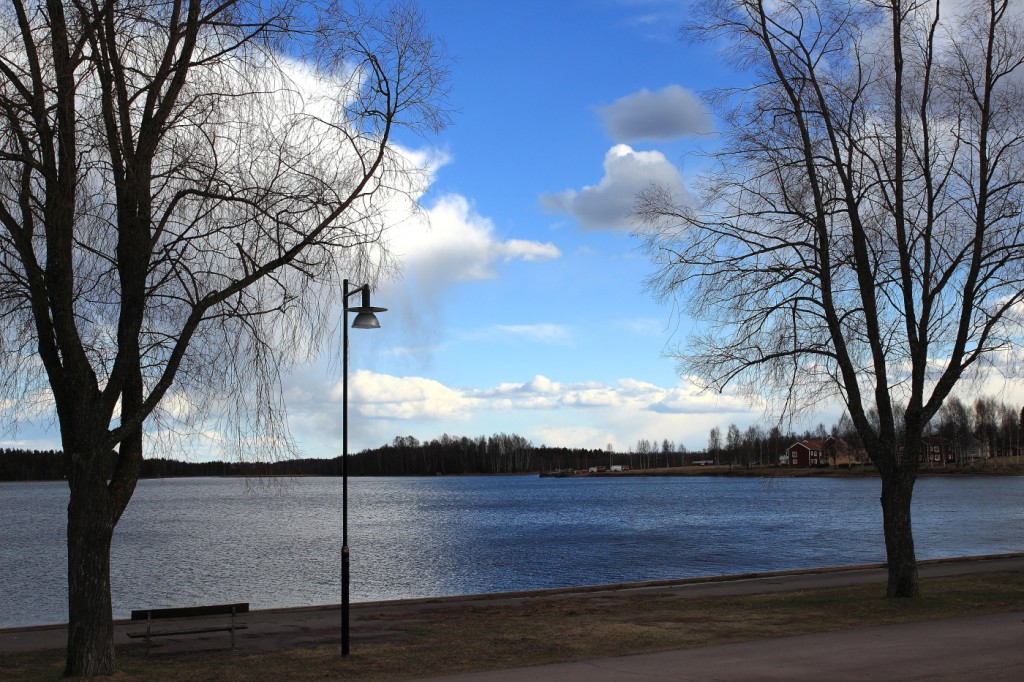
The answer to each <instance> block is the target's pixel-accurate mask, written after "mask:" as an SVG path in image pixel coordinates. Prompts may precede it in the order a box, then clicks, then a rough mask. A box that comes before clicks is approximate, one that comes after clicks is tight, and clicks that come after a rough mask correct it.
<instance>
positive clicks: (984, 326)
mask: <svg viewBox="0 0 1024 682" xmlns="http://www.w3.org/2000/svg"><path fill="white" fill-rule="evenodd" d="M951 4H953V5H955V7H954V9H952V10H950V9H949V8H948V7H947V5H946V4H945V3H943V4H942V5H940V4H939V2H929V1H926V0H921V1H918V2H905V1H902V0H886V1H883V2H869V1H866V0H822V1H812V0H782V1H781V2H772V3H767V2H763V0H707V1H706V2H702V3H701V4H700V5H699V6H698V7H697V8H696V10H695V13H694V16H696V17H699V19H698V20H697V24H695V25H694V26H691V27H690V28H691V31H694V32H695V35H697V36H699V37H701V38H709V39H724V40H725V41H726V43H727V44H728V45H729V48H728V49H729V54H730V55H731V56H732V58H733V59H734V61H735V63H736V64H737V65H738V66H743V67H746V68H750V69H752V72H753V77H752V79H751V83H752V84H751V85H750V86H749V87H747V88H742V89H739V90H734V91H726V92H719V93H716V94H715V95H714V96H713V98H712V101H713V102H714V103H715V104H716V106H717V107H718V108H719V110H720V111H721V114H722V118H723V121H724V123H725V136H724V140H723V144H722V147H721V149H720V151H718V152H716V154H715V156H716V158H717V165H716V166H715V167H714V168H713V169H712V170H711V171H710V172H709V173H708V174H707V175H706V177H705V181H704V184H703V185H702V186H701V199H702V200H701V202H700V204H699V205H698V206H696V207H691V206H681V205H678V204H677V203H674V200H673V198H672V197H671V196H670V195H669V194H668V193H667V192H666V191H664V190H661V189H658V188H653V189H651V190H650V191H648V192H646V193H645V195H644V196H643V197H642V198H641V200H640V205H639V209H638V214H639V216H640V217H641V218H642V219H644V220H645V221H646V224H647V225H648V226H649V227H650V229H649V231H648V233H647V234H648V237H649V241H648V246H649V248H650V250H651V253H652V254H653V256H654V258H655V260H656V262H657V263H658V264H659V271H658V272H657V274H656V275H655V276H654V277H653V278H652V281H651V286H652V288H653V290H654V291H655V292H657V294H659V295H660V296H662V297H666V298H670V297H677V296H678V297H681V298H684V299H685V301H686V308H685V310H686V312H688V313H689V314H690V315H692V316H693V317H694V318H697V319H698V320H702V321H704V322H705V323H707V326H706V329H705V333H703V334H702V335H698V336H695V337H694V338H692V339H691V340H690V342H689V344H688V348H687V349H685V350H684V351H682V352H681V355H682V365H683V369H684V371H685V372H686V373H688V374H693V375H696V376H699V377H702V378H703V380H704V381H705V382H706V384H707V385H708V386H710V387H715V388H721V387H723V386H725V385H726V384H730V383H732V384H735V385H738V386H740V387H742V388H743V389H745V390H746V391H747V394H748V395H749V396H750V397H751V398H752V399H754V400H757V399H770V400H772V401H773V404H774V405H775V406H777V407H778V408H779V409H780V410H781V411H782V412H785V413H793V412H796V411H799V410H802V409H813V408H814V407H815V406H816V405H818V404H820V402H821V401H822V400H823V399H825V398H827V397H830V396H839V397H841V398H842V399H843V400H844V402H845V403H846V405H847V409H848V410H849V414H850V418H851V420H852V421H853V423H854V426H855V427H856V429H857V432H858V433H859V434H860V436H861V438H862V440H863V443H864V446H865V448H866V449H867V451H868V453H869V454H870V456H871V458H872V460H873V461H874V463H875V465H876V466H877V468H878V470H879V472H880V476H881V484H882V485H881V487H882V490H881V503H882V510H883V524H884V536H885V545H886V555H887V558H888V570H889V580H888V587H887V593H888V595H890V596H893V597H910V596H915V595H917V594H918V592H919V585H918V577H917V564H916V556H915V552H914V542H913V534H912V530H911V516H910V508H911V497H912V494H913V488H914V482H915V480H916V478H917V472H918V456H919V454H920V450H921V445H922V444H921V439H922V434H923V432H924V429H925V428H926V426H927V424H928V422H929V421H930V420H931V419H932V417H933V416H934V415H935V414H936V412H937V411H938V409H939V407H940V406H941V405H942V402H943V400H944V399H945V398H946V397H947V396H948V395H949V393H950V391H951V390H952V389H953V387H954V386H955V385H956V384H957V382H958V381H960V380H961V378H962V377H965V376H967V377H970V376H971V375H975V376H976V375H977V374H978V373H980V370H984V369H985V368H988V367H992V366H996V367H997V368H998V369H1001V370H1003V371H1006V372H1012V371H1013V370H1014V367H1013V366H1012V364H1010V363H1011V361H1012V355H1013V351H1015V350H1016V349H1017V348H1018V347H1019V341H1020V338H1021V336H1020V333H1021V331H1022V330H1021V317H1020V311H1021V302H1022V298H1024V267H1022V266H1024V240H1022V221H1021V206H1022V186H1024V185H1022V183H1024V158H1022V157H1024V128H1022V121H1024V90H1022V88H1021V85H1020V83H1021V80H1020V79H1021V76H1022V74H1021V72H1022V69H1021V63H1022V60H1024V39H1022V31H1021V26H1020V17H1019V13H1017V14H1018V16H1014V14H1015V9H1014V7H1013V6H1012V3H1011V2H1009V1H1008V0H971V1H970V2H966V3H951ZM954 12H956V13H955V14H954ZM872 412H874V415H872ZM901 425H902V427H903V429H904V431H903V434H904V435H903V436H902V437H901V434H900V427H901Z"/></svg>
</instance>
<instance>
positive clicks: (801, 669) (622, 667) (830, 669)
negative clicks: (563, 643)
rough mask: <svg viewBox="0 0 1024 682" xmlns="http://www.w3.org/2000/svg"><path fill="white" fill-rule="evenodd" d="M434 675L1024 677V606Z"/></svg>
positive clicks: (502, 681) (535, 681)
mask: <svg viewBox="0 0 1024 682" xmlns="http://www.w3.org/2000/svg"><path fill="white" fill-rule="evenodd" d="M430 679H431V680H433V681H434V682H438V681H439V680H446V681H448V682H577V681H579V682H634V681H637V682H639V681H650V680H722V681H725V680H750V681H756V680H766V681H767V680H785V681H787V682H821V681H822V680H829V681H834V682H840V681H844V680H892V681H894V682H895V681H901V682H910V681H911V680H929V681H935V682H941V681H944V680H986V681H991V682H1004V681H1005V682H1010V681H1011V680H1012V681H1013V682H1018V681H1019V680H1022V679H1024V611H1017V612H1015V613H1003V614H997V615H992V616H971V617H966V618H953V619H948V620H940V621H931V622H926V623H905V624H901V625H885V626H879V627H870V628H859V629H856V630H843V631H839V632H827V633H822V634H817V635H800V636H796V637H780V638H777V639H765V640H758V641H754V642H743V643H740V644H725V645H719V646H709V647H704V648H700V649H688V650H685V651H666V652H662V653H657V654H645V655H641V656H621V657H617V658H604V659H600V660H594V661H584V662H580V663H560V664H557V665H543V666H536V667H532V668H519V669H513V670H499V671H494V672H488V673H471V674H467V675H455V676H451V677H438V678H430ZM421 682H430V681H429V680H423V681H421Z"/></svg>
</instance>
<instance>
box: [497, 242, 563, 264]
mask: <svg viewBox="0 0 1024 682" xmlns="http://www.w3.org/2000/svg"><path fill="white" fill-rule="evenodd" d="M497 253H498V254H500V255H501V257H502V258H503V260H504V261H505V262H506V263H507V262H508V261H511V260H516V259H517V258H518V259H520V260H524V261H527V262H530V263H538V262H541V261H546V260H552V259H555V258H559V257H560V256H561V255H562V252H561V251H560V250H559V248H558V247H557V246H555V245H554V244H552V243H551V242H545V243H543V244H541V243H540V242H532V241H528V240H526V239H509V240H508V241H507V242H502V243H501V244H498V246H497Z"/></svg>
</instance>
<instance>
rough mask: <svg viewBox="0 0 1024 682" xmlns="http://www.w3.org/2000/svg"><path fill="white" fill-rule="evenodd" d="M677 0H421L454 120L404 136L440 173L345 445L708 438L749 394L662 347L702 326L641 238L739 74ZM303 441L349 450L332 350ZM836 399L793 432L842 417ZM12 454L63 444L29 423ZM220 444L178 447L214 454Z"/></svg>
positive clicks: (425, 202)
mask: <svg viewBox="0 0 1024 682" xmlns="http://www.w3.org/2000/svg"><path fill="white" fill-rule="evenodd" d="M689 7H690V2H689V1H688V0H516V1H515V2H500V1H497V0H495V1H491V0H422V1H421V2H420V8H421V10H422V12H423V14H424V16H425V19H426V21H427V23H428V27H429V30H430V32H432V33H433V34H435V35H436V36H438V37H440V38H441V39H442V40H444V42H445V43H446V45H447V52H448V54H449V55H450V56H451V58H452V62H451V85H452V92H451V96H450V99H449V104H450V106H451V108H452V110H453V113H452V125H451V126H450V127H449V128H447V129H446V130H444V131H442V132H441V133H440V134H439V135H437V136H433V137H431V138H429V139H424V138H419V137H403V138H399V142H400V144H401V145H402V146H403V147H404V148H406V149H408V150H409V152H410V153H411V154H414V155H416V156H417V158H420V159H423V160H425V161H426V163H428V164H429V166H430V168H431V174H430V180H431V181H430V185H429V188H428V189H427V191H426V193H425V194H424V195H423V196H422V197H421V199H420V204H421V206H422V208H423V214H422V215H421V216H418V217H416V218H415V219H411V220H407V221H403V222H402V223H401V224H398V225H396V226H394V227H393V228H392V229H391V230H390V232H389V240H390V244H391V248H392V249H393V251H394V253H395V255H397V256H398V257H399V259H400V262H401V264H402V272H401V276H400V277H395V278H392V279H390V280H388V281H385V282H382V283H381V284H380V286H379V287H378V288H377V290H376V291H375V292H374V301H373V303H374V305H379V306H384V307H387V308H388V312H385V313H382V314H381V315H380V322H381V328H380V329H379V330H373V331H367V330H352V331H351V332H350V342H351V352H350V384H349V386H350V393H349V450H350V451H352V452H356V451H359V450H361V449H364V448H370V447H376V446H380V445H383V444H386V443H390V442H392V440H393V439H394V438H395V437H396V436H410V435H411V436H414V437H416V438H418V439H420V440H429V439H432V438H436V437H438V436H440V435H441V434H445V433H447V434H449V435H453V436H462V435H466V436H471V437H475V436H479V435H485V436H486V435H490V434H494V433H499V432H504V433H516V434H519V435H522V436H524V437H526V438H527V439H529V440H530V441H531V442H532V443H533V444H534V445H537V446H540V445H548V446H565V447H587V448H606V447H608V446H611V447H612V448H613V449H615V450H616V451H628V450H630V449H634V448H635V447H636V444H637V441H638V440H639V439H648V440H651V441H657V442H658V443H660V442H661V441H662V440H665V439H667V440H670V441H673V442H674V443H675V444H677V445H683V446H685V447H686V448H688V449H690V450H698V449H702V448H703V447H705V445H706V444H707V439H708V432H709V430H710V429H711V428H712V427H715V426H718V427H720V428H721V429H722V430H723V432H724V430H725V429H726V427H727V426H728V425H729V424H730V423H735V424H737V425H738V426H739V427H740V428H741V429H743V428H746V427H747V426H748V425H750V424H753V423H762V424H763V423H764V417H765V415H764V412H763V409H762V407H760V406H750V405H748V404H747V403H746V402H744V401H743V400H741V399H739V398H737V397H736V396H734V395H731V394H730V393H729V392H728V391H726V392H725V393H723V394H717V393H705V392H701V391H700V389H699V388H698V387H697V386H696V385H695V384H694V383H692V382H691V381H690V380H689V379H688V378H686V377H681V376H680V375H679V373H678V371H677V363H676V360H674V359H673V358H672V357H671V353H672V350H673V349H674V348H675V347H676V346H678V345H679V344H682V343H684V342H685V340H686V336H687V334H688V332H690V331H691V326H692V322H691V321H690V320H688V319H686V318H679V317H677V316H675V314H674V310H673V307H672V306H671V305H670V304H668V303H660V302H658V301H657V300H655V298H654V296H653V295H652V294H651V292H649V291H647V290H646V287H645V280H646V279H647V278H648V277H650V276H651V275H652V274H653V266H652V264H651V262H650V260H649V258H648V256H647V254H645V253H644V251H643V250H642V245H641V241H640V239H639V238H637V237H636V236H634V235H633V229H634V225H633V222H632V219H631V215H630V214H631V211H632V208H633V204H634V201H635V197H636V194H637V192H639V191H640V190H642V189H644V188H645V187H647V186H648V185H650V184H651V183H658V184H660V185H662V186H666V187H669V188H671V189H672V191H673V192H676V193H677V195H678V196H680V197H681V198H685V197H686V196H687V193H688V192H689V191H690V189H689V188H691V187H692V186H693V183H694V180H695V176H696V174H697V173H699V171H700V170H701V167H702V163H704V162H703V161H702V159H701V157H700V155H699V154H697V153H696V152H698V151H699V150H700V149H707V148H709V147H713V145H714V144H715V131H716V129H718V127H719V125H720V124H719V122H718V121H717V120H716V119H715V117H714V115H713V114H712V113H711V112H709V111H708V109H707V108H705V106H704V105H703V104H702V99H701V95H702V93H706V92H707V91H708V90H710V89H713V88H719V87H725V86H730V85H735V84H739V83H742V81H743V79H744V78H746V77H748V76H747V74H743V73H737V72H736V71H735V70H734V69H733V68H732V67H731V66H730V65H729V64H728V63H727V60H725V59H723V57H722V55H721V54H719V53H718V52H717V51H716V46H714V45H711V44H703V43H697V44H693V43H689V42H685V41H683V40H681V39H680V34H679V27H680V26H681V25H682V24H683V23H684V22H685V21H686V20H687V18H688V12H689ZM283 391H284V396H285V400H286V404H287V408H288V412H289V425H290V429H291V433H292V435H293V436H294V438H295V441H296V443H297V444H298V446H299V447H300V449H301V451H302V453H303V454H305V455H307V456H312V457H333V456H337V455H338V454H340V452H341V432H342V405H341V395H342V391H341V381H340V371H339V368H338V363H337V362H336V361H334V362H332V361H331V359H330V358H329V357H328V356H326V355H325V356H323V357H321V358H319V359H317V360H316V361H315V362H313V363H311V364H309V365H307V366H304V367H301V368H299V369H297V370H295V371H294V372H292V373H291V374H289V375H288V376H286V377H285V379H284V385H283ZM839 414H840V410H839V409H838V408H837V407H836V406H835V405H834V404H833V403H829V404H826V405H824V406H823V410H822V412H820V413H818V414H813V415H808V416H807V421H806V423H803V424H797V425H796V426H797V427H805V428H813V427H814V426H815V425H816V424H817V423H818V422H819V421H820V422H823V423H824V424H826V425H830V424H832V423H834V422H835V421H836V420H837V419H838V417H839ZM4 438H6V440H2V439H0V446H2V447H35V448H51V447H54V448H56V447H59V437H58V433H57V431H56V428H55V427H54V426H53V425H52V424H28V425H25V426H24V427H23V428H21V430H20V431H19V432H18V433H17V434H14V435H13V436H11V437H7V436H4ZM217 455H218V453H217V452H216V449H215V448H214V447H213V445H212V444H211V445H210V446H209V447H208V448H207V449H205V450H204V449H203V447H200V448H198V449H197V450H195V451H193V452H191V453H190V457H196V458H211V457H216V456H217Z"/></svg>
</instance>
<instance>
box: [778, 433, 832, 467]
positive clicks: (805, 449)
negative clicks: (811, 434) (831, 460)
mask: <svg viewBox="0 0 1024 682" xmlns="http://www.w3.org/2000/svg"><path fill="white" fill-rule="evenodd" d="M786 464H787V465H788V466H791V467H818V466H826V465H827V464H828V453H827V452H826V451H825V441H823V440H821V439H820V438H806V439H804V440H802V441H799V442H796V443H793V444H792V445H790V446H789V447H788V448H786Z"/></svg>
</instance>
